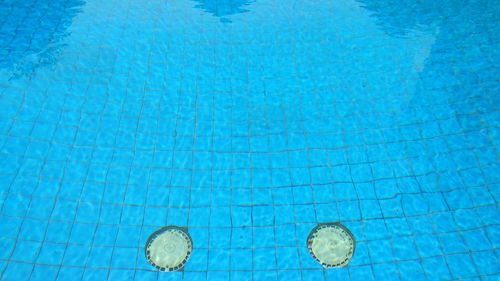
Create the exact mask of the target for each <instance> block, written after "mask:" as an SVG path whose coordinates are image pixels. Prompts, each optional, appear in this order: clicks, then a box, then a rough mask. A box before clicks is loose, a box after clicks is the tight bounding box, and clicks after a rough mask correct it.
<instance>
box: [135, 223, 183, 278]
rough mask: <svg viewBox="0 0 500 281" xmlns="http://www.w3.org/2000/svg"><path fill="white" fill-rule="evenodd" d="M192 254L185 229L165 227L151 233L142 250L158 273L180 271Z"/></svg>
mask: <svg viewBox="0 0 500 281" xmlns="http://www.w3.org/2000/svg"><path fill="white" fill-rule="evenodd" d="M192 252H193V240H192V239H191V236H189V234H188V232H187V229H186V228H182V227H178V226H165V227H162V228H161V229H159V230H157V231H155V232H153V233H152V234H151V235H150V236H149V238H148V240H147V241H146V246H145V248H144V253H145V255H146V259H147V260H148V262H149V263H150V264H151V265H153V266H154V267H155V268H157V269H158V270H160V271H180V270H182V269H183V268H184V265H185V264H186V262H187V261H188V260H189V257H190V256H191V253H192Z"/></svg>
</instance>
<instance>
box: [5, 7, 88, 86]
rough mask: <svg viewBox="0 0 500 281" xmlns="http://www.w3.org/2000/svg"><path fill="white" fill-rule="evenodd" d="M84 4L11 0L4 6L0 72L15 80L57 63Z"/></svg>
mask: <svg viewBox="0 0 500 281" xmlns="http://www.w3.org/2000/svg"><path fill="white" fill-rule="evenodd" d="M84 4H85V1H83V0H36V1H34V0H30V1H18V0H7V1H2V2H1V3H0V27H1V32H0V69H2V68H3V69H10V70H12V72H13V78H14V77H19V76H25V75H27V76H29V75H31V74H32V73H33V72H34V71H35V70H36V69H37V68H38V67H40V66H45V65H52V64H54V63H55V61H56V58H57V54H58V51H59V50H60V49H61V48H62V47H63V45H61V44H62V43H61V41H62V39H63V38H65V37H66V36H68V34H69V33H68V31H67V29H68V27H69V26H70V25H71V22H72V20H73V18H74V17H75V16H76V15H77V14H79V13H80V11H81V7H82V6H83V5H84Z"/></svg>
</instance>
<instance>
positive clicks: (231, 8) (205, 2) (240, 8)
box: [194, 0, 254, 22]
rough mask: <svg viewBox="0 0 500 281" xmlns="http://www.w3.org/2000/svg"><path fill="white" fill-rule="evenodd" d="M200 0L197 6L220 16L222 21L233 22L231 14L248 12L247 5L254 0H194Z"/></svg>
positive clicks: (197, 0)
mask: <svg viewBox="0 0 500 281" xmlns="http://www.w3.org/2000/svg"><path fill="white" fill-rule="evenodd" d="M194 1H196V2H198V3H199V4H197V5H196V6H195V7H196V8H199V9H202V10H204V11H206V12H208V13H210V14H212V15H214V16H216V17H218V18H220V20H221V21H222V22H231V20H230V19H229V18H228V17H229V16H231V15H234V14H239V13H245V12H248V10H247V9H245V6H247V5H249V4H251V3H252V2H254V1H253V0H194Z"/></svg>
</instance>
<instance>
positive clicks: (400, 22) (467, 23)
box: [357, 0, 500, 129]
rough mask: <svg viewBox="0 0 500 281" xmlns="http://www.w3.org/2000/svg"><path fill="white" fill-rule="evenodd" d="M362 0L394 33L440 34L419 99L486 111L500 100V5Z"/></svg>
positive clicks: (418, 101) (483, 0)
mask: <svg viewBox="0 0 500 281" xmlns="http://www.w3.org/2000/svg"><path fill="white" fill-rule="evenodd" d="M357 1H358V2H359V3H361V4H362V6H363V7H364V8H365V9H367V10H369V11H370V12H372V16H373V17H375V18H376V21H377V24H378V25H379V26H380V28H381V29H382V30H384V31H385V32H386V33H387V34H388V35H391V36H396V37H400V36H405V35H408V34H409V33H410V32H413V31H424V32H425V31H427V32H429V33H432V34H435V40H434V43H433V45H432V47H431V50H430V53H429V56H428V57H427V59H426V61H425V66H424V68H423V71H422V72H421V73H420V79H419V81H420V82H419V85H418V86H417V87H418V89H417V93H416V95H415V100H414V102H415V104H421V105H423V106H424V105H425V104H429V103H430V104H432V102H435V99H442V100H443V103H445V102H446V103H450V104H453V106H455V107H457V106H464V105H465V106H467V107H470V108H475V109H476V110H481V109H482V108H487V105H486V104H485V103H488V102H495V101H497V100H498V97H497V96H498V95H497V93H498V91H499V90H500V89H499V86H498V83H496V79H497V78H496V77H499V76H500V71H499V70H498V68H497V67H495V65H494V62H496V61H499V60H500V57H499V56H498V54H499V53H498V52H496V51H495V49H494V46H495V44H492V43H491V42H494V41H498V39H497V38H498V35H497V30H498V28H497V17H498V16H497V15H498V14H499V11H500V8H499V7H498V5H495V4H494V3H492V1H487V0H478V1H458V0H451V1H432V0H423V1H414V0H406V1H401V0H398V1H396V0H357ZM464 101H467V103H464ZM463 126H464V127H465V126H466V125H463ZM469 129H474V128H469Z"/></svg>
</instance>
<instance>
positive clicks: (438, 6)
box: [357, 0, 463, 36]
mask: <svg viewBox="0 0 500 281" xmlns="http://www.w3.org/2000/svg"><path fill="white" fill-rule="evenodd" d="M357 2H359V3H360V4H361V6H362V7H363V8H365V9H367V10H369V11H370V12H372V15H373V16H374V17H376V18H377V24H378V25H379V26H381V27H382V28H383V29H384V31H386V32H387V33H388V34H390V35H394V36H402V35H405V34H407V33H408V32H410V31H412V30H425V29H429V28H433V27H436V25H439V24H440V23H441V21H443V20H445V19H446V17H448V16H449V15H456V14H458V13H459V10H461V9H462V8H463V5H460V4H459V3H458V1H457V0H450V1H433V0H422V1H414V0H402V1H399V0H381V1H378V0H357Z"/></svg>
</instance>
